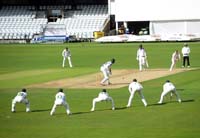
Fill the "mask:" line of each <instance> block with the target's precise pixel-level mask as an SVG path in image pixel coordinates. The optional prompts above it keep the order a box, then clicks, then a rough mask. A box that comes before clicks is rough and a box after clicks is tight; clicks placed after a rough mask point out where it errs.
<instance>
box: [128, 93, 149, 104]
mask: <svg viewBox="0 0 200 138" xmlns="http://www.w3.org/2000/svg"><path fill="white" fill-rule="evenodd" d="M136 92H138V93H139V95H140V97H141V99H142V102H143V104H144V106H147V102H146V100H145V98H144V95H143V93H142V90H134V91H132V92H130V97H129V100H128V104H127V107H130V106H131V103H132V100H133V97H134V95H135V93H136Z"/></svg>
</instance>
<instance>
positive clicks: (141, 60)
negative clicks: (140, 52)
mask: <svg viewBox="0 0 200 138" xmlns="http://www.w3.org/2000/svg"><path fill="white" fill-rule="evenodd" d="M138 61H139V70H140V71H142V69H145V68H144V66H145V57H139V60H138Z"/></svg>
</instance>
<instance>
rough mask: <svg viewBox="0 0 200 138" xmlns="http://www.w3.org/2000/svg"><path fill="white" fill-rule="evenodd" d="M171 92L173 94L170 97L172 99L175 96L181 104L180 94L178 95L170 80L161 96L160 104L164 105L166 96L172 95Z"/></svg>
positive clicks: (164, 86)
mask: <svg viewBox="0 0 200 138" xmlns="http://www.w3.org/2000/svg"><path fill="white" fill-rule="evenodd" d="M170 92H171V95H170V96H171V97H172V95H173V94H175V95H176V98H177V101H178V102H179V103H180V102H181V98H180V96H179V94H178V93H177V91H176V88H175V86H174V85H173V84H172V83H171V82H170V81H169V80H167V81H166V82H165V84H164V85H163V92H162V94H161V96H160V101H159V102H158V103H159V104H162V103H163V98H164V96H165V95H166V94H168V93H170ZM171 97H170V98H171Z"/></svg>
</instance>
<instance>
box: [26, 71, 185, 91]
mask: <svg viewBox="0 0 200 138" xmlns="http://www.w3.org/2000/svg"><path fill="white" fill-rule="evenodd" d="M187 70H188V69H174V70H173V71H169V70H168V69H148V70H145V71H138V70H127V69H121V70H112V74H113V75H112V76H111V77H110V81H111V83H112V84H111V85H107V86H102V85H100V81H101V80H102V79H103V75H102V73H101V72H99V73H94V74H89V75H84V76H79V77H75V78H67V79H61V80H53V81H49V82H45V83H40V84H33V85H30V86H28V87H31V88H88V89H89V88H121V87H125V86H128V84H129V83H130V82H132V80H133V79H134V78H136V79H137V80H138V82H142V81H147V80H151V79H156V78H160V77H163V76H168V75H172V74H176V73H179V72H184V71H187Z"/></svg>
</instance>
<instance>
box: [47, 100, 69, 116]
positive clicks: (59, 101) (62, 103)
mask: <svg viewBox="0 0 200 138" xmlns="http://www.w3.org/2000/svg"><path fill="white" fill-rule="evenodd" d="M57 106H64V107H65V109H66V113H67V114H68V115H69V114H71V112H70V109H69V104H68V103H67V102H65V101H61V100H56V101H55V102H54V105H53V107H52V109H51V112H50V115H53V114H54V113H55V111H56V107H57Z"/></svg>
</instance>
